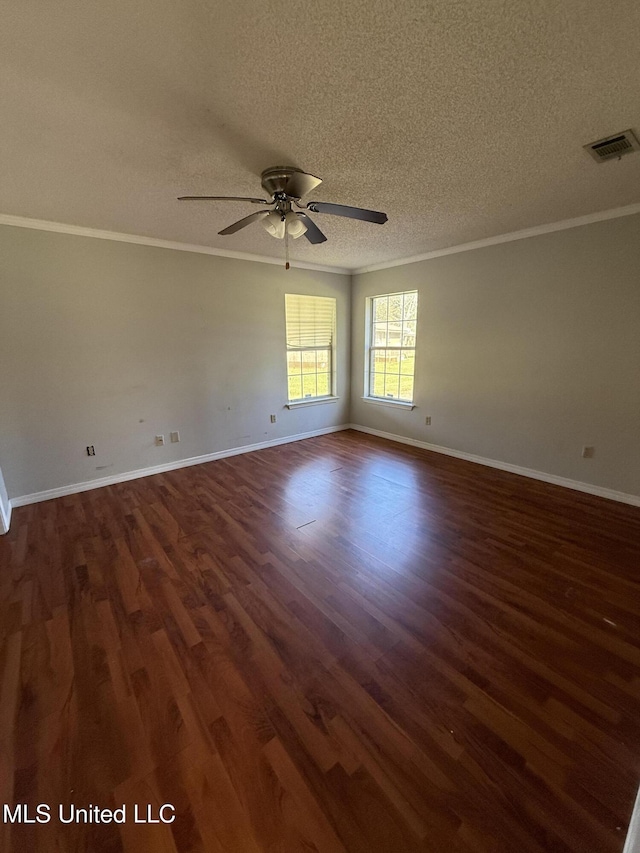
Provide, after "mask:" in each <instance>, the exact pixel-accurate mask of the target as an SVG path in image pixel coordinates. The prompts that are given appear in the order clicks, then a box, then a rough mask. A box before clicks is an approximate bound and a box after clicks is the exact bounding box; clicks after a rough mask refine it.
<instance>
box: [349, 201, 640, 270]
mask: <svg viewBox="0 0 640 853" xmlns="http://www.w3.org/2000/svg"><path fill="white" fill-rule="evenodd" d="M635 213H640V203H639V204H629V205H627V206H626V207H616V208H614V209H613V210H600V211H598V212H597V213H588V214H587V215H586V216H577V217H576V218H575V219H563V220H561V221H560V222H550V223H548V224H547V225H534V226H533V227H532V228H524V229H523V230H521V231H511V232H510V233H508V234H498V235H497V236H495V237H485V238H484V239H483V240H475V241H474V242H473V243H461V244H459V245H457V246H449V247H448V248H446V249H434V251H432V252H425V253H424V254H423V255H413V256H412V257H410V258H398V259H397V260H395V261H383V262H382V263H379V264H370V265H369V266H365V267H358V269H354V270H352V271H351V273H352V275H360V274H362V273H365V272H375V271H376V270H387V269H391V268H392V267H403V266H406V265H407V264H416V263H418V262H419V261H430V260H432V259H433V258H441V257H443V256H444V255H457V254H458V252H471V251H473V249H484V248H485V247H487V246H497V245H498V244H499V243H511V242H513V241H514V240H526V239H527V238H528V237H539V236H540V235H541V234H551V233H553V232H554V231H566V230H567V229H569V228H579V227H580V226H581V225H591V224H592V223H594V222H604V221H605V220H606V219H619V218H620V217H621V216H633V215H634V214H635Z"/></svg>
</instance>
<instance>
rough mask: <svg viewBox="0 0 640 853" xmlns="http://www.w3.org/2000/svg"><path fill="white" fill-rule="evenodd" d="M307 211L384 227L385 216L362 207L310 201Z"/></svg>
mask: <svg viewBox="0 0 640 853" xmlns="http://www.w3.org/2000/svg"><path fill="white" fill-rule="evenodd" d="M307 210H312V211H313V212H314V213H333V214H334V216H348V217H349V218H350V219H362V220H363V221H364V222H376V223H377V224H378V225H384V223H385V222H386V221H387V218H388V217H387V214H386V213H381V212H380V211H378V210H366V209H365V208H363V207H349V206H348V205H346V204H329V203H328V202H324V201H310V202H309V204H308V205H307Z"/></svg>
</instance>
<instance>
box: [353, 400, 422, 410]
mask: <svg viewBox="0 0 640 853" xmlns="http://www.w3.org/2000/svg"><path fill="white" fill-rule="evenodd" d="M362 399H363V400H364V401H365V403H373V404H374V405H376V406H390V407H391V408H392V409H408V410H409V411H411V410H412V409H415V408H416V404H415V403H405V402H404V400H391V399H389V400H385V399H383V398H382V397H363V398H362Z"/></svg>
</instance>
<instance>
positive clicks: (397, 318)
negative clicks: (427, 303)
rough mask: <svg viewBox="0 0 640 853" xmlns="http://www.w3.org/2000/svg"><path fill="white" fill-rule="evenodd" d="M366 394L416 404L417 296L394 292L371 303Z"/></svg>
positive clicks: (371, 300) (375, 298) (413, 292)
mask: <svg viewBox="0 0 640 853" xmlns="http://www.w3.org/2000/svg"><path fill="white" fill-rule="evenodd" d="M369 311H370V314H369V322H368V327H369V328H368V370H367V373H368V376H367V381H366V386H365V387H366V389H367V390H366V395H367V396H368V397H372V398H376V399H382V400H396V401H398V402H403V403H413V375H414V368H415V360H416V323H417V318H418V293H417V291H415V290H411V291H408V292H407V293H391V294H388V295H386V296H373V297H371V299H370V300H369Z"/></svg>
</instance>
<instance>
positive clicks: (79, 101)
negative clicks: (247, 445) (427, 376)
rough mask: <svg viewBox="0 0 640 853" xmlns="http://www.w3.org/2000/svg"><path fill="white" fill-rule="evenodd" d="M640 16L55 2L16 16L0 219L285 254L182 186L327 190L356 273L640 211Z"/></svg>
mask: <svg viewBox="0 0 640 853" xmlns="http://www.w3.org/2000/svg"><path fill="white" fill-rule="evenodd" d="M638 33H640V4H638V3H637V0H620V1H619V2H617V3H616V4H614V5H612V4H607V3H584V2H583V0H563V1H562V2H560V0H557V2H552V0H522V2H514V0H500V2H498V0H483V2H478V0H436V2H425V0H419V2H414V0H403V2H399V3H397V4H392V3H390V2H377V0H367V2H357V0H348V1H347V0H343V2H338V0H323V2H321V3H309V2H302V0H297V2H293V0H286V2H284V0H260V1H259V2H257V0H256V2H254V1H253V0H237V1H236V2H233V3H229V2H218V1H217V0H181V2H179V3H176V2H174V1H172V2H169V0H153V2H151V0H136V2H135V3H132V2H131V0H110V2H108V3H87V2H86V0H83V2H80V0H58V2H56V3H47V2H44V0H40V2H31V3H24V2H23V0H7V2H6V3H5V4H3V25H2V28H1V32H0V80H1V82H0V105H1V108H2V117H3V119H2V124H3V132H2V134H0V213H5V214H13V215H18V216H25V217H31V218H36V219H47V220H52V221H57V222H65V223H70V224H74V225H83V226H88V227H92V228H99V229H107V230H112V231H120V232H126V233H131V234H139V235H144V236H150V237H158V238H163V239H167V240H177V241H183V242H186V243H194V244H200V245H205V246H212V247H218V248H223V249H230V250H235V251H239V252H247V253H254V254H256V255H263V256H264V255H268V256H274V257H281V256H282V254H283V245H282V243H281V242H280V241H276V240H274V239H273V238H272V237H270V236H269V235H268V234H267V233H266V231H265V230H264V229H263V228H261V227H260V226H259V225H253V226H251V227H249V228H247V229H245V230H243V231H241V232H238V233H237V234H235V235H233V236H229V237H219V236H218V235H217V233H216V232H217V231H219V230H220V229H221V228H223V227H225V226H226V225H228V224H230V223H232V222H234V221H235V220H237V219H239V218H241V217H242V216H244V215H246V214H248V213H250V212H253V210H255V208H252V207H251V206H250V205H243V204H238V203H211V204H205V203H202V204H192V205H189V204H186V203H178V202H176V201H175V198H176V196H178V195H181V194H202V195H204V194H221V195H227V194H228V195H256V194H261V189H260V180H259V174H260V172H261V171H262V170H263V169H264V168H266V167H268V166H274V165H280V164H292V165H295V166H298V167H300V168H302V169H304V170H305V171H309V172H311V173H313V174H316V175H318V176H320V177H321V178H323V180H324V183H323V184H322V186H321V187H320V188H319V189H318V190H317V191H315V192H314V193H312V195H311V198H313V199H315V200H319V201H334V202H337V203H342V204H353V205H357V206H361V207H371V208H374V209H378V210H384V211H386V212H387V213H388V215H389V222H388V223H387V224H386V225H384V226H382V227H380V226H376V225H372V224H369V223H360V222H354V221H351V220H348V219H343V218H338V217H332V216H326V215H325V216H321V215H319V214H316V215H315V220H316V222H317V223H318V224H319V225H320V227H321V228H322V229H323V230H324V231H325V233H326V234H327V236H328V238H329V242H328V243H325V244H323V245H320V246H311V245H310V244H309V243H308V242H307V241H306V240H305V239H304V238H301V239H300V240H297V241H295V242H294V243H292V246H291V255H292V259H294V260H295V259H298V260H302V261H306V262H312V263H313V262H315V263H318V264H324V265H336V266H341V267H347V268H357V267H360V266H364V265H367V264H375V263H380V262H383V261H387V260H392V259H396V258H403V257H410V256H413V255H416V254H420V253H423V252H428V251H431V250H433V249H439V248H443V247H447V246H452V245H456V244H460V243H465V242H469V241H472V240H478V239H482V238H484V237H490V236H494V235H498V234H503V233H506V232H509V231H515V230H519V229H521V228H527V227H531V226H534V225H540V224H544V223H549V222H554V221H557V220H562V219H567V218H572V217H576V216H581V215H584V214H588V213H593V212H595V211H599V210H606V209H609V208H614V207H619V206H623V205H627V204H631V203H634V202H637V201H640V155H634V156H631V157H628V158H624V159H623V160H621V161H620V162H617V161H616V162H612V163H607V164H604V165H596V164H594V163H593V161H592V160H591V159H590V157H589V156H588V155H587V154H586V153H585V152H584V151H583V150H582V148H581V146H582V145H583V144H586V143H587V142H590V141H592V140H594V139H598V138H600V137H602V136H605V135H608V134H610V133H614V132H617V131H619V130H623V129H626V128H627V127H635V129H636V132H638V131H640V100H639V99H638V93H639V91H640V62H639V61H638V59H639V57H638V53H639V51H638Z"/></svg>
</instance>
